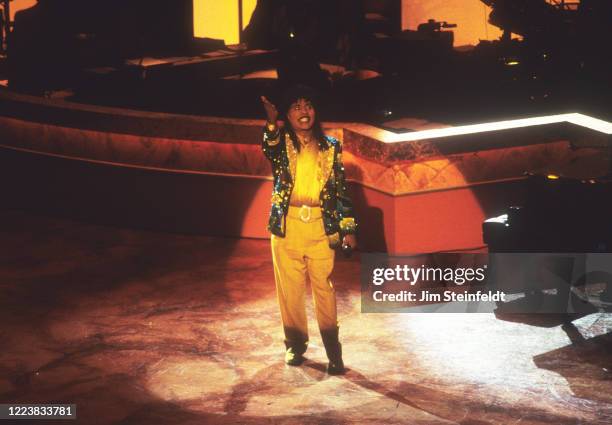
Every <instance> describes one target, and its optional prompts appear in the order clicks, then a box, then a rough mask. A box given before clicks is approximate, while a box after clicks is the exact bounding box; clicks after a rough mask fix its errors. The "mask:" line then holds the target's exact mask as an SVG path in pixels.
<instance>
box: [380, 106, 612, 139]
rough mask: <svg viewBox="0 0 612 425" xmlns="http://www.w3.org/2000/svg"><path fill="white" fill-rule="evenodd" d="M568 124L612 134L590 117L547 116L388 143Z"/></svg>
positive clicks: (427, 132)
mask: <svg viewBox="0 0 612 425" xmlns="http://www.w3.org/2000/svg"><path fill="white" fill-rule="evenodd" d="M562 122H568V123H571V124H575V125H579V126H581V127H585V128H588V129H591V130H594V131H598V132H600V133H604V134H612V123H610V122H608V121H603V120H600V119H597V118H593V117H590V116H588V115H583V114H578V113H572V114H560V115H546V116H542V117H532V118H523V119H518V120H508V121H497V122H490V123H483V124H473V125H461V126H457V127H447V128H438V129H431V130H422V131H415V132H412V133H402V134H389V135H387V137H385V139H387V140H385V142H386V143H398V142H410V141H415V140H426V139H435V138H439V137H451V136H461V135H465V134H476V133H486V132H488V131H499V130H511V129H513V128H523V127H531V126H536V125H545V124H557V123H562Z"/></svg>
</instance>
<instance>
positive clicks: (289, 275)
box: [271, 207, 338, 352]
mask: <svg viewBox="0 0 612 425" xmlns="http://www.w3.org/2000/svg"><path fill="white" fill-rule="evenodd" d="M308 216H309V217H308ZM285 229H286V236H285V237H284V238H281V237H278V236H275V235H272V238H271V242H272V260H273V263H274V278H275V280H276V294H277V297H278V304H279V306H280V313H281V319H282V322H283V330H284V332H285V345H286V346H287V348H289V347H293V348H294V349H295V350H296V351H298V352H303V351H305V350H306V347H307V345H308V323H307V319H306V305H305V293H306V280H307V279H309V280H310V286H311V288H312V297H313V300H314V306H315V311H316V316H317V322H318V324H319V329H320V331H321V334H322V335H324V333H325V332H326V331H332V332H333V331H334V330H335V332H336V335H337V329H338V320H337V311H336V293H335V291H334V287H333V285H332V283H331V280H330V279H329V276H330V275H331V272H332V270H333V268H334V254H335V253H334V250H333V249H331V248H330V247H329V243H328V239H327V235H326V234H325V231H324V229H323V219H322V218H321V209H320V208H311V209H310V210H308V209H304V208H299V207H289V211H288V214H287V217H286V227H285Z"/></svg>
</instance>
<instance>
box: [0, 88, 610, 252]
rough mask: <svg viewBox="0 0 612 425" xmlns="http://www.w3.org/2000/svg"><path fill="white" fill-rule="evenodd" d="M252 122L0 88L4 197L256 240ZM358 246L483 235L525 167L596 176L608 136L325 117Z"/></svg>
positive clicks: (419, 246)
mask: <svg viewBox="0 0 612 425" xmlns="http://www.w3.org/2000/svg"><path fill="white" fill-rule="evenodd" d="M262 125H263V121H256V120H237V119H224V118H211V117H192V116H184V115H173V114H160V113H150V112H142V111H131V110H124V109H117V108H106V107H99V106H91V105H81V104H75V103H69V102H64V101H58V100H50V99H41V98H35V97H30V96H25V95H18V94H14V93H10V92H6V91H5V92H0V161H1V164H0V166H1V169H2V171H1V172H2V175H1V176H0V177H1V181H2V192H3V198H4V201H3V204H4V206H5V207H9V208H20V209H28V210H33V211H40V212H41V213H45V214H49V213H50V214H58V215H62V216H67V217H71V218H76V219H82V220H87V221H94V222H99V223H105V224H114V225H127V226H138V227H144V228H151V229H162V230H167V231H175V232H187V233H199V234H206V235H215V236H228V237H255V238H266V237H268V235H267V232H266V230H265V224H266V221H267V215H268V209H269V205H270V193H271V171H270V167H269V165H268V163H267V161H266V159H265V158H264V156H263V155H262V154H261V151H260V146H259V143H260V137H261V128H262ZM327 130H328V132H329V133H331V134H333V135H335V136H336V137H338V138H339V139H340V140H342V143H343V146H344V156H343V157H344V162H345V166H346V169H347V176H348V178H349V181H350V186H351V187H350V190H351V193H352V196H353V200H354V202H355V204H356V211H357V215H358V219H359V222H360V229H359V232H360V233H359V238H360V245H361V247H362V249H365V250H369V251H384V250H386V251H389V252H393V253H400V252H401V253H422V252H435V251H441V250H458V249H470V248H477V247H481V246H482V245H483V242H482V236H481V223H482V220H483V219H484V218H485V217H489V216H492V215H495V214H499V213H502V212H503V210H504V209H505V207H506V206H508V205H511V204H520V203H521V201H522V198H523V181H524V179H523V174H524V172H525V171H534V172H556V173H563V174H572V175H584V176H587V175H588V176H593V175H603V174H606V173H607V172H608V169H609V161H608V156H607V154H602V152H603V153H605V152H606V150H605V148H606V147H607V146H608V144H609V142H610V136H609V135H607V134H604V133H602V132H599V131H595V130H592V129H588V128H584V127H581V126H577V125H574V124H571V123H567V122H565V121H564V120H556V121H555V120H553V122H550V123H548V124H540V125H531V126H528V127H518V128H509V129H505V130H504V129H498V130H495V131H486V132H480V133H476V134H463V135H449V134H446V135H444V134H442V135H435V134H431V137H429V136H427V135H428V134H429V133H427V132H424V133H422V134H423V135H426V136H427V137H429V138H422V139H420V140H409V141H401V140H402V137H403V138H405V139H415V134H416V135H417V137H418V136H419V135H420V134H421V133H418V134H417V133H407V134H406V135H404V136H398V135H396V134H392V133H389V132H386V131H383V130H380V129H377V128H375V127H371V126H367V125H361V124H354V123H343V124H342V123H331V124H330V125H329V128H328V129H327Z"/></svg>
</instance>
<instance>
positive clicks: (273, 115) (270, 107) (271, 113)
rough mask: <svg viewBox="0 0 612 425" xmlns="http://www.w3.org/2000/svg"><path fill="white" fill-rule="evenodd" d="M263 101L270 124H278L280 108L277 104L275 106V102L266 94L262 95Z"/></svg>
mask: <svg viewBox="0 0 612 425" xmlns="http://www.w3.org/2000/svg"><path fill="white" fill-rule="evenodd" d="M261 103H263V107H264V109H265V110H266V119H267V120H268V124H272V125H274V126H276V121H277V120H278V109H276V106H274V104H273V103H272V102H270V101H269V100H268V98H267V97H265V96H261Z"/></svg>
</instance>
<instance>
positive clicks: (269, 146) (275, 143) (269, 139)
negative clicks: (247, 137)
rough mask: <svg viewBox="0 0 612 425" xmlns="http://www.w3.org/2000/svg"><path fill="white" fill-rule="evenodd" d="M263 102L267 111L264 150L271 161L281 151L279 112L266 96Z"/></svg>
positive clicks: (263, 97)
mask: <svg viewBox="0 0 612 425" xmlns="http://www.w3.org/2000/svg"><path fill="white" fill-rule="evenodd" d="M261 102H262V103H263V106H264V109H265V110H266V127H265V128H264V135H263V142H262V150H263V152H264V155H266V157H267V158H268V159H269V160H271V161H272V160H273V159H274V158H275V156H276V155H277V154H278V152H279V151H280V144H281V143H280V141H281V131H280V128H279V127H278V110H277V109H276V106H274V104H273V103H272V102H270V101H269V100H268V99H267V98H266V97H265V96H261Z"/></svg>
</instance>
